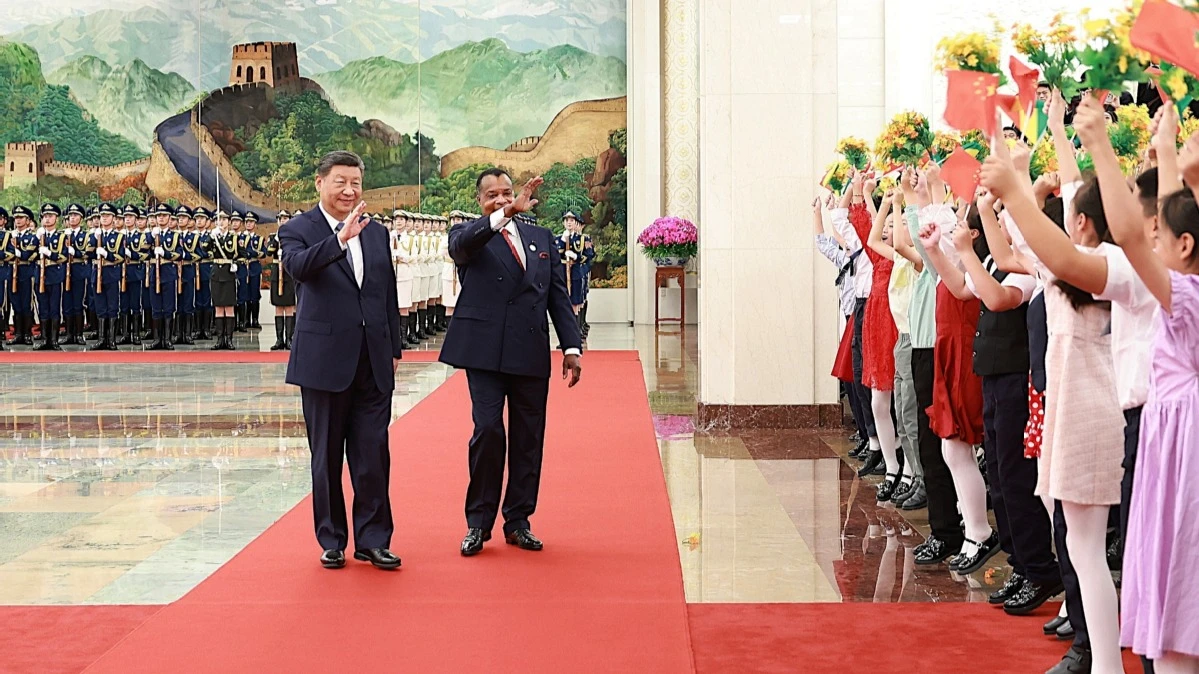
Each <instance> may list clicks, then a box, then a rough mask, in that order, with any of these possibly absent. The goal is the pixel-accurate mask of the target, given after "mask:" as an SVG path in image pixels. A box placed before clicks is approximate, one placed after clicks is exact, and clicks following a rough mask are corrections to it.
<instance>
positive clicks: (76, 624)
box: [0, 606, 162, 674]
mask: <svg viewBox="0 0 1199 674" xmlns="http://www.w3.org/2000/svg"><path fill="white" fill-rule="evenodd" d="M161 610H162V607H161V606H0V625H4V629H3V630H0V653H2V654H3V655H0V672H3V673H4V674H9V673H10V672H11V673H12V674H28V673H29V672H37V673H38V674H76V673H77V672H80V671H83V668H84V667H87V666H88V665H89V664H91V663H92V662H94V661H95V659H96V658H98V657H100V656H101V655H103V654H104V652H105V651H107V650H108V649H110V648H112V646H113V644H115V643H117V642H118V641H120V640H121V639H122V638H123V637H124V636H125V635H126V634H129V633H130V632H131V631H133V629H134V628H136V627H137V626H138V625H140V624H142V623H143V622H145V621H146V619H147V618H149V617H150V616H152V615H154V614H155V613H158V612H159V611H161Z"/></svg>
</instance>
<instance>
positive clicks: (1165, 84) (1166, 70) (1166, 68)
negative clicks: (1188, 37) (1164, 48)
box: [1157, 61, 1199, 115]
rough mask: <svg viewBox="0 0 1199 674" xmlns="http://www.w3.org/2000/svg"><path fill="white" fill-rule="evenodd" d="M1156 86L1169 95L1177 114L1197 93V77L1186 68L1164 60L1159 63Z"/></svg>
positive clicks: (1187, 105)
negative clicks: (1159, 70)
mask: <svg viewBox="0 0 1199 674" xmlns="http://www.w3.org/2000/svg"><path fill="white" fill-rule="evenodd" d="M1157 86H1158V87H1160V88H1161V90H1162V91H1163V92H1164V93H1165V94H1166V95H1167V96H1169V97H1170V100H1171V101H1173V102H1174V107H1175V108H1176V109H1177V110H1178V114H1180V115H1182V114H1185V113H1184V111H1185V110H1187V108H1188V107H1189V106H1190V104H1191V101H1193V100H1195V94H1197V93H1199V79H1197V78H1196V77H1195V76H1194V75H1192V74H1191V73H1189V72H1187V71H1186V70H1184V69H1182V68H1179V67H1178V66H1176V65H1173V64H1171V63H1167V62H1165V61H1163V62H1162V64H1161V75H1160V76H1158V78H1157Z"/></svg>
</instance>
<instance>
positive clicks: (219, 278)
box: [208, 211, 238, 351]
mask: <svg viewBox="0 0 1199 674" xmlns="http://www.w3.org/2000/svg"><path fill="white" fill-rule="evenodd" d="M231 226H232V221H231V220H230V218H229V215H228V214H226V213H225V212H224V211H217V213H216V226H215V227H213V229H212V235H211V236H210V237H209V249H208V250H209V255H210V256H211V257H212V306H213V310H214V311H215V312H216V318H215V320H216V335H215V339H216V344H215V345H213V347H212V350H213V351H232V350H233V349H234V346H233V331H234V329H235V327H236V322H237V319H236V317H235V315H234V314H235V307H236V306H237V266H238V265H237V262H236V260H237V257H238V252H237V232H234V231H232V230H231V229H230V228H231Z"/></svg>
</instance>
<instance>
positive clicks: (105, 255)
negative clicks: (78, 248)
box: [96, 248, 108, 260]
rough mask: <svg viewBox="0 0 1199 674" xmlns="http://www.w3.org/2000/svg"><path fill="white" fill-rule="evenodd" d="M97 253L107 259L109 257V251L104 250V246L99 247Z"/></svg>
mask: <svg viewBox="0 0 1199 674" xmlns="http://www.w3.org/2000/svg"><path fill="white" fill-rule="evenodd" d="M96 255H99V256H100V257H102V258H104V259H106V260H107V259H108V251H106V250H104V249H103V248H97V249H96Z"/></svg>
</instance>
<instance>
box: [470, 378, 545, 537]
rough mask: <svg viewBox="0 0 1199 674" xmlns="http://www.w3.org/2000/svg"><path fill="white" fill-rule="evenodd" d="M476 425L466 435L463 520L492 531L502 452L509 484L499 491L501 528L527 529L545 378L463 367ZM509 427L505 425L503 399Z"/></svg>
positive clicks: (533, 504)
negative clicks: (467, 466) (466, 480)
mask: <svg viewBox="0 0 1199 674" xmlns="http://www.w3.org/2000/svg"><path fill="white" fill-rule="evenodd" d="M466 381H467V384H468V386H469V387H470V400H471V406H472V409H471V415H472V417H473V419H474V424H475V430H474V434H473V435H471V438H470V454H469V456H470V485H469V486H468V487H467V489H466V524H467V526H468V527H471V528H478V529H482V530H483V531H491V529H492V527H493V526H495V518H496V512H497V511H498V510H499V508H500V491H501V488H502V486H503V480H504V462H505V454H506V455H507V456H506V458H507V464H508V488H507V490H506V491H505V493H504V504H503V514H504V533H505V534H510V533H512V532H513V531H516V530H517V529H528V528H530V526H529V518H530V517H532V516H533V512H534V511H535V510H536V509H537V492H538V489H539V488H540V486H541V457H542V450H543V448H544V445H545V405H546V400H548V398H549V389H550V380H549V379H546V378H543V377H522V376H519V375H510V374H503V373H500V372H491V371H488V370H473V369H468V370H467V371H466ZM505 402H507V405H508V429H507V432H506V433H505V429H504V404H505Z"/></svg>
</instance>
